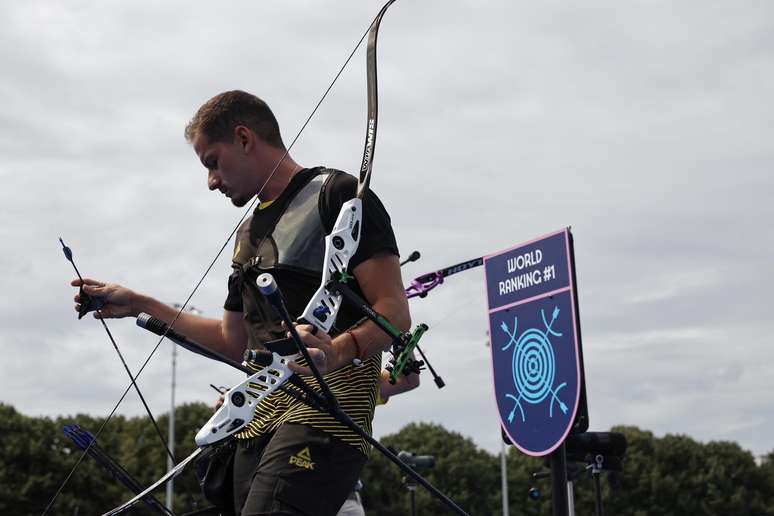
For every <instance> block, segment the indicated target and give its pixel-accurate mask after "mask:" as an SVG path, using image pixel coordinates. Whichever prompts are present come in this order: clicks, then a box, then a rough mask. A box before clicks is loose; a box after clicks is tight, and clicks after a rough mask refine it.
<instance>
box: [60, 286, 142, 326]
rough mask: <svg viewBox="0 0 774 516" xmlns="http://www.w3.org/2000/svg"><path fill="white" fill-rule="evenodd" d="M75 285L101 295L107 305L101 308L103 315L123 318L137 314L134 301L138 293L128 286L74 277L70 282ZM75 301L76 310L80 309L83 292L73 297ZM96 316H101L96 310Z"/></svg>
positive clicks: (93, 295)
mask: <svg viewBox="0 0 774 516" xmlns="http://www.w3.org/2000/svg"><path fill="white" fill-rule="evenodd" d="M70 285H72V286H73V287H81V286H82V287H83V292H84V293H86V294H88V295H89V296H92V297H99V298H101V299H102V300H103V301H104V302H105V305H104V306H103V307H102V308H101V309H100V312H101V313H102V316H103V317H105V318H121V317H128V316H136V315H137V312H136V311H135V309H134V306H133V305H134V301H135V299H136V298H137V294H136V293H135V292H134V291H132V290H129V289H128V288H126V287H122V286H121V285H118V284H116V283H105V282H102V281H97V280H93V279H89V278H84V280H83V281H81V280H80V279H74V280H72V281H71V282H70ZM73 299H74V301H75V311H76V312H78V311H80V308H81V302H82V300H81V294H80V291H79V292H78V293H77V294H75V297H74V298H73ZM94 317H97V318H98V317H99V315H98V314H97V312H94Z"/></svg>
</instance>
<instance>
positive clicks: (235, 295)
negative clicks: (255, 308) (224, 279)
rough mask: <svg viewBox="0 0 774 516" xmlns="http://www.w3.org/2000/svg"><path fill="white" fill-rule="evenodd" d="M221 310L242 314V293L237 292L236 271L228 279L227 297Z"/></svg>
mask: <svg viewBox="0 0 774 516" xmlns="http://www.w3.org/2000/svg"><path fill="white" fill-rule="evenodd" d="M223 308H224V309H226V310H228V311H229V312H243V311H244V309H243V306H242V293H241V292H240V291H239V274H238V273H237V271H234V272H232V273H231V275H230V276H229V277H228V296H226V302H225V303H224V304H223Z"/></svg>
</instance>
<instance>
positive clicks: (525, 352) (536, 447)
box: [484, 228, 585, 456]
mask: <svg viewBox="0 0 774 516" xmlns="http://www.w3.org/2000/svg"><path fill="white" fill-rule="evenodd" d="M571 238H572V236H571V234H570V230H569V228H567V229H564V230H562V231H558V232H556V233H552V234H549V235H546V236H543V237H540V238H538V239H536V240H533V241H531V242H527V243H524V244H521V245H518V246H516V247H513V248H511V249H507V250H505V251H501V252H499V253H495V254H492V255H489V256H486V257H485V258H484V267H485V270H486V284H487V301H488V307H489V336H490V342H491V346H490V348H491V352H492V367H493V371H494V384H495V396H496V398H497V408H498V412H499V414H500V419H501V423H502V427H503V429H504V431H505V433H506V434H507V435H508V437H509V438H510V440H511V441H512V442H513V444H514V445H515V446H516V447H517V448H519V450H521V451H522V452H524V453H526V454H528V455H533V456H542V455H547V454H549V453H551V452H552V451H553V450H554V449H556V448H557V447H558V446H559V445H560V444H561V443H562V442H564V439H565V437H567V434H568V433H569V432H570V429H571V428H572V426H573V422H574V421H575V417H576V412H577V411H578V407H579V400H580V397H581V396H580V395H581V389H582V383H583V362H582V358H581V348H580V332H579V328H580V326H579V321H578V313H577V293H576V288H575V278H574V267H573V256H572V243H571ZM584 408H585V407H584Z"/></svg>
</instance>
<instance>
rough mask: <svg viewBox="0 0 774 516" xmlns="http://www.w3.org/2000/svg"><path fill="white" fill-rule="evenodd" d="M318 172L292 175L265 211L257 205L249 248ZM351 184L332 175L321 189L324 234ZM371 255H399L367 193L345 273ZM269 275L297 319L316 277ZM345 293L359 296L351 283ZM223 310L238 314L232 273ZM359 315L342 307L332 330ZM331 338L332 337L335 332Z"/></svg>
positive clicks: (351, 192) (380, 209)
mask: <svg viewBox="0 0 774 516" xmlns="http://www.w3.org/2000/svg"><path fill="white" fill-rule="evenodd" d="M320 171H321V169H319V168H317V169H304V170H302V171H300V172H298V173H297V174H296V175H295V176H293V178H292V179H291V181H290V184H289V185H288V186H287V188H285V190H284V191H283V192H282V194H280V196H279V197H278V198H277V199H275V200H274V202H272V203H271V204H269V205H268V206H265V207H264V205H259V206H258V207H257V208H256V209H255V211H254V212H253V216H252V220H251V222H250V238H251V240H253V241H254V242H255V243H257V242H259V241H260V240H262V239H263V238H265V237H266V235H267V234H270V233H271V231H272V229H273V228H274V226H275V225H276V223H277V221H278V219H279V217H280V216H281V215H282V213H283V212H284V210H285V208H286V206H287V204H288V203H289V202H290V201H292V199H293V198H294V196H295V195H296V193H298V191H299V190H300V189H301V188H303V186H304V185H306V184H307V182H308V180H309V179H310V178H311V177H312V176H314V175H316V174H317V173H319V172H320ZM356 190H357V179H356V178H355V177H353V176H351V175H349V174H345V173H337V174H335V175H334V176H333V177H331V179H330V180H329V181H328V182H327V183H326V185H325V188H324V189H323V190H322V191H321V192H320V204H319V210H320V216H321V219H322V221H323V225H324V227H325V231H326V233H330V232H331V230H332V229H333V225H334V224H335V223H336V218H337V217H338V215H339V211H340V210H341V206H342V205H343V204H344V203H345V202H346V201H348V200H350V199H352V198H353V197H354V196H355V192H356ZM377 253H390V254H394V255H399V252H398V246H397V243H396V242H395V235H394V233H393V231H392V226H391V223H390V216H389V215H388V214H387V211H386V210H385V208H384V205H382V202H381V201H380V200H379V198H378V197H377V196H376V194H374V193H373V192H371V191H370V190H369V191H368V192H367V193H366V196H365V199H364V201H363V230H362V234H361V238H360V244H359V245H358V248H357V251H356V252H355V255H354V256H353V257H352V258H351V259H350V262H349V267H348V270H350V271H352V270H354V269H355V267H357V266H358V265H359V264H360V263H362V262H364V261H366V260H368V259H369V258H371V257H373V256H375V255H376V254H377ZM272 273H273V274H274V276H275V279H276V281H277V284H278V285H279V287H280V289H281V290H282V293H283V295H284V297H285V303H286V305H287V307H288V312H289V313H290V315H291V316H292V317H294V318H295V317H299V316H300V315H301V314H302V313H303V311H304V309H305V308H306V305H307V304H308V302H309V299H310V298H311V296H312V294H313V293H314V292H315V291H316V290H317V288H318V287H319V286H320V276H319V275H314V274H309V273H305V272H304V271H298V270H291V269H283V268H277V269H276V270H273V271H272ZM350 287H351V288H352V289H353V290H354V291H355V292H356V293H357V294H359V295H361V296H362V292H361V291H360V288H359V286H358V285H357V282H352V283H351V284H350ZM224 308H225V309H226V310H229V311H232V312H242V311H243V302H242V294H241V292H240V287H239V273H238V272H236V271H235V272H234V273H232V274H231V276H230V277H229V282H228V296H227V298H226V302H225V304H224ZM361 317H362V315H361V314H360V313H359V312H357V311H355V310H352V309H351V307H348V306H347V304H346V303H345V304H344V306H342V308H341V311H340V312H339V316H338V318H337V322H336V327H337V328H341V329H346V328H349V327H350V326H352V325H353V324H355V322H357V321H358V320H359V319H360V318H361ZM332 333H333V334H335V333H338V332H336V331H333V332H332Z"/></svg>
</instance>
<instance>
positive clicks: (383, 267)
mask: <svg viewBox="0 0 774 516" xmlns="http://www.w3.org/2000/svg"><path fill="white" fill-rule="evenodd" d="M352 273H353V274H354V275H355V278H357V281H358V284H359V285H360V289H361V291H362V292H363V296H364V297H365V300H366V301H367V302H368V303H369V304H370V305H371V306H373V308H374V310H376V311H377V312H379V313H380V314H382V315H383V316H384V317H386V318H387V319H388V320H389V321H390V323H391V324H392V325H393V326H395V327H396V328H398V329H399V330H400V331H406V330H408V329H409V328H410V327H411V315H410V314H409V307H408V299H406V292H405V291H404V289H403V279H402V278H401V274H400V261H399V258H398V257H397V256H395V255H393V254H387V253H383V254H378V255H376V256H374V257H372V258H369V259H368V260H366V261H364V262H363V263H361V264H359V265H358V266H357V267H355V268H354V269H353V271H352ZM298 332H299V335H300V336H301V338H302V339H303V341H304V343H305V344H306V345H307V346H308V347H311V348H318V349H320V350H322V352H323V353H324V354H325V358H324V360H319V361H318V360H317V358H315V362H316V363H317V365H318V367H320V368H321V370H322V372H323V373H325V372H328V371H333V370H335V369H339V368H340V367H344V366H346V365H349V364H351V363H352V360H353V359H355V358H359V359H360V360H365V359H367V358H369V357H371V356H373V355H375V354H377V353H381V352H382V351H385V350H387V349H389V346H390V344H391V343H392V340H391V338H390V336H389V335H387V334H386V333H384V332H383V331H382V330H381V329H380V328H379V327H378V326H376V325H375V324H374V323H372V322H371V321H366V322H364V323H363V324H360V325H359V326H357V327H355V328H352V329H351V330H350V332H349V333H346V332H345V333H342V334H341V335H339V336H337V337H336V338H335V339H333V340H331V339H330V337H329V336H328V335H327V334H324V333H322V332H318V333H317V335H313V334H312V326H311V325H308V324H302V325H299V326H298ZM350 333H351V334H353V335H354V336H353V335H350ZM315 355H316V354H315ZM318 356H319V355H318ZM320 358H321V357H320ZM294 369H295V370H297V372H300V373H301V374H308V372H307V370H306V369H305V368H303V369H302V368H297V367H294Z"/></svg>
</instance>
